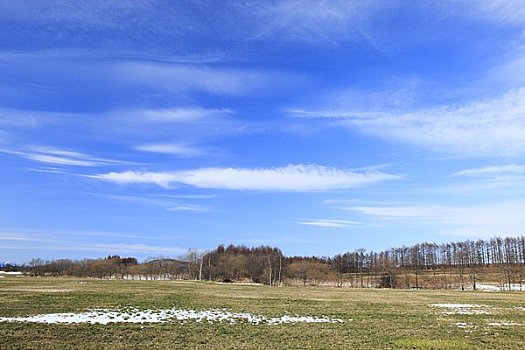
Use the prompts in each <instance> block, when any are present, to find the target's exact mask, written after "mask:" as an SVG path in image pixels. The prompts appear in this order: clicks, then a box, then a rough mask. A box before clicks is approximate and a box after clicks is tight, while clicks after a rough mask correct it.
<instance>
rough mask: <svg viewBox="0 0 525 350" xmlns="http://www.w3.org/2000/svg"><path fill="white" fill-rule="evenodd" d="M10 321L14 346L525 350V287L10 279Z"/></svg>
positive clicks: (3, 285)
mask: <svg viewBox="0 0 525 350" xmlns="http://www.w3.org/2000/svg"><path fill="white" fill-rule="evenodd" d="M66 313H67V314H66ZM44 314H46V316H39V317H33V318H29V319H28V318H27V317H30V316H35V315H44ZM49 314H55V315H49ZM60 314H62V315H60ZM0 320H1V322H0V348H1V349H6V350H7V349H99V350H100V349H112V350H116V349H481V348H483V349H522V348H523V344H524V342H525V293H522V292H504V293H501V292H481V291H476V292H474V291H463V292H461V291H444V290H390V289H350V288H313V287H282V288H279V287H269V286H262V285H243V284H235V283H234V284H218V283H206V282H182V281H123V280H97V279H73V278H4V279H1V280H0ZM27 321H32V322H27ZM46 322H47V323H46ZM49 322H54V323H49ZM61 322H65V323H61ZM95 322H96V323H95Z"/></svg>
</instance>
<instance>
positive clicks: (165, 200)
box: [95, 194, 210, 213]
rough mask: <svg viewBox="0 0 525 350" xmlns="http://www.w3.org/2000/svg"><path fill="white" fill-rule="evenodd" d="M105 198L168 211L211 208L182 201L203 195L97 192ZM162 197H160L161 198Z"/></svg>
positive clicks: (200, 210)
mask: <svg viewBox="0 0 525 350" xmlns="http://www.w3.org/2000/svg"><path fill="white" fill-rule="evenodd" d="M95 195H97V196H101V197H104V198H109V199H113V200H119V201H124V202H129V203H136V204H141V205H147V206H153V207H159V208H162V209H163V210H166V211H186V212H201V213H204V212H209V211H210V210H209V208H208V207H206V206H203V205H196V204H191V203H186V202H183V201H181V199H185V200H186V199H202V198H203V197H191V196H186V197H184V196H173V197H164V196H150V197H141V196H124V195H108V194H95ZM159 197H160V198H159Z"/></svg>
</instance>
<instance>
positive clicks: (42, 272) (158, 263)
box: [19, 236, 525, 289]
mask: <svg viewBox="0 0 525 350" xmlns="http://www.w3.org/2000/svg"><path fill="white" fill-rule="evenodd" d="M19 268H20V269H21V270H23V271H25V272H27V273H29V274H32V275H36V276H50V275H51V276H77V277H94V278H122V279H192V280H208V281H223V282H233V281H247V282H254V283H264V284H268V285H281V284H283V283H287V284H291V283H292V282H294V283H300V284H303V285H307V284H314V285H319V284H334V285H338V286H343V285H347V286H353V287H387V288H427V287H433V288H435V287H438V288H450V287H458V286H460V287H461V288H464V286H465V285H466V284H467V283H470V284H472V285H473V287H474V289H475V288H476V282H477V280H479V279H480V278H483V276H487V273H489V272H490V273H493V274H494V275H497V276H499V277H498V278H499V280H501V281H502V283H506V284H508V285H509V287H510V286H511V285H512V284H513V283H520V284H521V282H522V281H521V279H522V276H525V236H519V237H507V238H500V237H494V238H491V239H488V240H482V239H479V240H475V241H473V240H466V241H462V242H451V243H439V244H437V243H419V244H415V245H412V246H402V247H396V248H390V249H387V250H383V251H379V252H374V251H365V250H364V249H358V250H355V251H352V252H347V253H344V254H337V255H335V256H332V257H318V256H311V257H305V256H292V257H287V256H285V255H284V254H283V253H282V251H281V250H280V249H279V248H275V247H270V246H260V247H251V248H249V247H246V246H244V245H229V246H226V247H225V246H224V245H219V246H218V247H217V248H216V249H214V250H211V251H202V250H197V249H190V250H188V252H187V253H186V254H185V255H184V256H181V257H177V258H166V257H158V258H153V259H148V260H146V261H144V262H138V261H137V259H136V258H133V257H120V256H117V255H109V256H107V257H105V258H102V259H84V260H70V259H58V260H51V261H44V260H42V259H33V260H31V261H30V262H29V263H28V264H26V265H24V266H21V267H19ZM429 276H431V277H432V278H429Z"/></svg>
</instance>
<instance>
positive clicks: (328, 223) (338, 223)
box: [299, 219, 360, 228]
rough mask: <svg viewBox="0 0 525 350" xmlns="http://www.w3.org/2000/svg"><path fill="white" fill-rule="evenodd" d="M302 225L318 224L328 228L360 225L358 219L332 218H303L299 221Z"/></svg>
mask: <svg viewBox="0 0 525 350" xmlns="http://www.w3.org/2000/svg"><path fill="white" fill-rule="evenodd" d="M299 223H300V224H301V225H307V226H317V227H328V228H344V227H350V226H355V225H359V224H360V223H359V222H357V221H349V220H332V219H319V220H303V221H300V222H299Z"/></svg>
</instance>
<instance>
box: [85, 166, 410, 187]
mask: <svg viewBox="0 0 525 350" xmlns="http://www.w3.org/2000/svg"><path fill="white" fill-rule="evenodd" d="M86 176H87V177H90V178H94V179H98V180H104V181H110V182H114V183H119V184H133V183H136V184H140V183H142V184H155V185H158V186H161V187H170V186H172V185H178V184H179V185H189V186H193V187H198V188H212V189H225V190H240V191H244V190H254V191H323V190H335V189H348V188H355V187H361V186H365V185H370V184H373V183H377V182H382V181H388V180H396V179H400V178H401V176H399V175H393V174H387V173H383V172H379V171H366V172H354V171H351V170H345V169H338V168H330V167H325V166H318V165H303V164H297V165H294V164H292V165H288V166H285V167H277V168H202V169H195V170H183V171H174V172H136V171H126V172H121V173H118V172H110V173H105V174H96V175H86Z"/></svg>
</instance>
